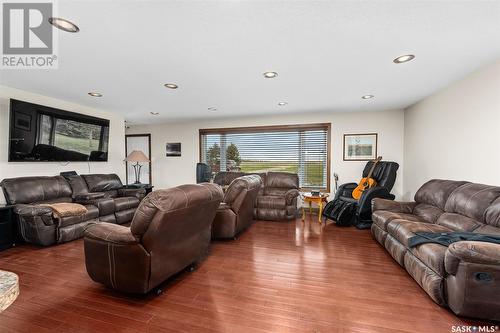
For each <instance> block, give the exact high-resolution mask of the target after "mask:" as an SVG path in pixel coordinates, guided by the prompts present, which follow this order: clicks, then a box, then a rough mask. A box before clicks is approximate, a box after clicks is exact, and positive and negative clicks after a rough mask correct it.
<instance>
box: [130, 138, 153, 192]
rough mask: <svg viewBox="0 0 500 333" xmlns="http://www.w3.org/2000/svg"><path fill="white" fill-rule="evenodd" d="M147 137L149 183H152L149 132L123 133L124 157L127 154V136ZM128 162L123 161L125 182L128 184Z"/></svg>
mask: <svg viewBox="0 0 500 333" xmlns="http://www.w3.org/2000/svg"><path fill="white" fill-rule="evenodd" d="M141 136H143V137H147V138H148V150H149V156H148V158H149V185H153V164H152V163H151V133H144V134H125V158H126V157H127V156H128V149H127V138H129V137H141ZM127 163H128V162H125V177H126V178H125V182H126V183H127V184H128V165H127Z"/></svg>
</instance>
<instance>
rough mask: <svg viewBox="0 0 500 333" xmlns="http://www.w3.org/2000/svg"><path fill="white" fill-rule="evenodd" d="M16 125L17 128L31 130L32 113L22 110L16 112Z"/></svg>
mask: <svg viewBox="0 0 500 333" xmlns="http://www.w3.org/2000/svg"><path fill="white" fill-rule="evenodd" d="M14 126H15V127H16V128H17V129H21V130H24V131H28V132H29V131H31V115H29V114H25V113H22V112H15V113H14Z"/></svg>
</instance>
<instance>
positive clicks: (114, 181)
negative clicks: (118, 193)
mask: <svg viewBox="0 0 500 333" xmlns="http://www.w3.org/2000/svg"><path fill="white" fill-rule="evenodd" d="M82 177H83V179H85V182H86V183H87V186H88V188H89V191H90V192H104V191H112V190H118V189H120V188H122V187H123V184H122V181H121V180H120V177H118V176H117V175H115V174H113V173H112V174H90V175H82Z"/></svg>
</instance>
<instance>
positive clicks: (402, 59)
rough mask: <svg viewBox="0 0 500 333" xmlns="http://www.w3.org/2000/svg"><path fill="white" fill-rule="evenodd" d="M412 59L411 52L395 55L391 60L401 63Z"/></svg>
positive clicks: (413, 57)
mask: <svg viewBox="0 0 500 333" xmlns="http://www.w3.org/2000/svg"><path fill="white" fill-rule="evenodd" d="M413 59H415V56H414V55H413V54H405V55H402V56H399V57H397V58H396V59H394V60H393V62H394V63H396V64H402V63H403V62H408V61H411V60H413Z"/></svg>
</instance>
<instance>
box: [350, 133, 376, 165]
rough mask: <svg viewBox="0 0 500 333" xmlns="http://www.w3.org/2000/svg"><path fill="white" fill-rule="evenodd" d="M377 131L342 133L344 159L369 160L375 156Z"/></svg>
mask: <svg viewBox="0 0 500 333" xmlns="http://www.w3.org/2000/svg"><path fill="white" fill-rule="evenodd" d="M377 137H378V135H377V133H366V134H344V161H371V160H374V159H375V158H377V139H378V138H377Z"/></svg>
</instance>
